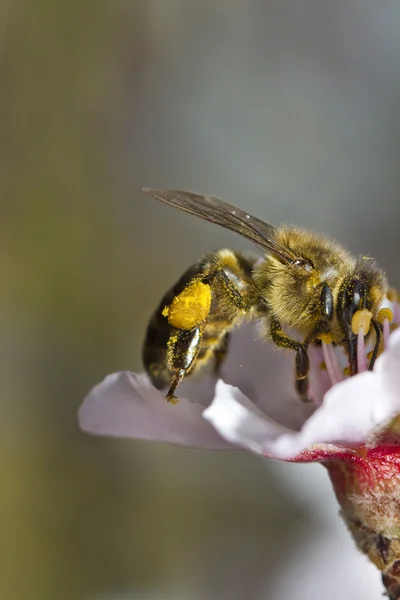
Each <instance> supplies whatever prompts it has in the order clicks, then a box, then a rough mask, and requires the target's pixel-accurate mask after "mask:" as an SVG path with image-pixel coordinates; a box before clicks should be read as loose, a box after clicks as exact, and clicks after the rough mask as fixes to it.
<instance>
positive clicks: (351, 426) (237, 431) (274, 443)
mask: <svg viewBox="0 0 400 600" xmlns="http://www.w3.org/2000/svg"><path fill="white" fill-rule="evenodd" d="M399 412H400V395H399V396H397V397H395V396H394V395H393V393H392V391H391V390H390V389H387V387H386V385H385V381H384V378H383V377H381V376H379V375H377V374H376V373H371V372H366V373H363V374H361V375H358V376H356V377H352V378H351V379H347V380H346V381H343V382H341V383H339V384H337V385H336V386H334V387H333V388H332V389H331V390H330V391H329V392H327V394H326V395H325V398H324V402H323V404H322V406H321V407H320V408H318V409H317V410H316V411H315V412H314V414H313V415H312V416H311V417H310V418H309V419H308V420H307V421H306V422H305V423H304V425H303V427H302V429H301V430H300V431H299V432H297V431H293V430H289V429H288V428H287V427H284V426H283V425H280V424H278V423H276V422H274V421H272V420H271V419H270V418H268V417H267V416H265V415H262V414H261V413H260V411H259V410H258V409H257V407H255V406H254V404H252V403H251V402H250V401H249V399H248V398H246V397H245V396H244V395H243V394H242V393H241V392H240V391H239V390H238V389H236V388H232V387H231V386H228V385H226V384H224V383H223V382H219V383H218V386H217V390H216V396H215V398H214V401H213V403H212V404H211V406H210V407H209V408H207V409H206V410H205V412H204V417H205V418H206V419H208V420H209V421H210V422H211V423H212V424H213V425H214V427H215V428H216V429H217V430H218V431H219V433H220V434H221V435H222V436H223V437H225V438H226V439H227V440H229V441H230V442H232V443H234V444H237V445H240V446H242V447H245V448H248V449H249V450H252V451H254V452H258V453H261V454H267V455H269V456H272V457H275V458H280V459H291V458H294V457H295V456H297V455H298V454H300V453H301V452H303V451H304V450H306V449H307V448H309V447H311V446H313V445H315V444H336V445H341V446H345V447H355V446H357V445H358V444H361V443H363V442H366V441H367V439H368V437H369V436H371V435H372V433H373V432H374V431H375V430H376V429H377V428H378V427H382V425H383V424H385V423H387V422H388V421H390V419H392V418H393V416H394V415H396V414H397V413H399Z"/></svg>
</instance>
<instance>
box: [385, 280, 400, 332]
mask: <svg viewBox="0 0 400 600" xmlns="http://www.w3.org/2000/svg"><path fill="white" fill-rule="evenodd" d="M386 297H387V299H388V300H389V302H391V303H392V306H393V321H394V322H395V323H397V324H400V295H399V293H398V292H397V290H396V289H395V288H389V289H388V291H387V294H386Z"/></svg>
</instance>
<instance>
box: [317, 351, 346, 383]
mask: <svg viewBox="0 0 400 600" xmlns="http://www.w3.org/2000/svg"><path fill="white" fill-rule="evenodd" d="M322 352H323V354H324V359H325V364H326V370H327V371H328V375H329V378H330V380H331V384H332V385H335V384H336V383H339V381H342V380H343V375H342V372H341V369H340V367H339V363H338V360H337V357H336V354H335V351H334V349H333V346H332V344H326V343H325V342H322Z"/></svg>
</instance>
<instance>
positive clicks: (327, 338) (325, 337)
mask: <svg viewBox="0 0 400 600" xmlns="http://www.w3.org/2000/svg"><path fill="white" fill-rule="evenodd" d="M317 339H318V340H321V342H324V343H325V344H332V342H333V337H332V335H331V334H330V333H320V334H319V335H318V336H317Z"/></svg>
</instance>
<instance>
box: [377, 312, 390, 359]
mask: <svg viewBox="0 0 400 600" xmlns="http://www.w3.org/2000/svg"><path fill="white" fill-rule="evenodd" d="M378 321H379V323H382V325H383V348H384V349H385V350H386V349H387V347H388V343H389V335H390V333H391V332H390V323H391V321H393V312H392V311H391V310H390V308H381V310H380V311H379V312H378Z"/></svg>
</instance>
